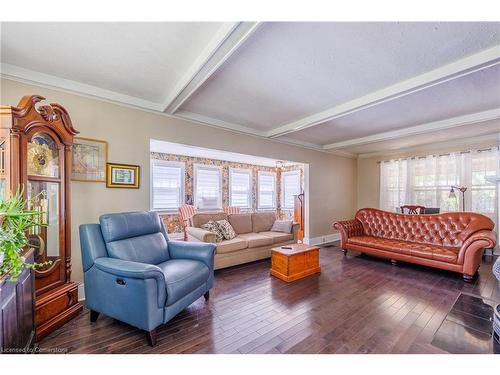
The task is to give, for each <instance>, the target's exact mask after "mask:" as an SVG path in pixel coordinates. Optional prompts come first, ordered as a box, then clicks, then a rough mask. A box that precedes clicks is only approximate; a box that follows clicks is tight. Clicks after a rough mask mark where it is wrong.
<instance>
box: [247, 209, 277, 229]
mask: <svg viewBox="0 0 500 375" xmlns="http://www.w3.org/2000/svg"><path fill="white" fill-rule="evenodd" d="M275 220H276V214H275V213H274V212H256V213H253V214H252V232H255V233H258V232H266V231H268V230H271V228H272V226H273V224H274V221H275Z"/></svg>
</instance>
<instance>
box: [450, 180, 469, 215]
mask: <svg viewBox="0 0 500 375" xmlns="http://www.w3.org/2000/svg"><path fill="white" fill-rule="evenodd" d="M454 189H457V190H458V191H460V192H461V193H462V211H465V192H466V191H467V187H466V186H452V187H451V189H450V195H449V197H450V198H455V199H456V198H457V196H456V195H455V190H454Z"/></svg>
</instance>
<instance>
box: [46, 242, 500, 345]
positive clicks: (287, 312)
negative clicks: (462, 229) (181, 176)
mask: <svg viewBox="0 0 500 375" xmlns="http://www.w3.org/2000/svg"><path fill="white" fill-rule="evenodd" d="M320 256H321V258H320V262H321V269H322V273H321V274H319V275H313V276H310V277H308V278H305V279H302V280H298V281H295V282H293V283H285V282H283V281H281V280H279V279H276V278H274V277H272V276H270V275H269V266H270V262H269V260H265V261H260V262H255V263H251V264H247V265H242V266H237V267H233V268H230V269H225V270H220V271H216V274H215V287H214V288H213V289H212V290H211V292H210V300H209V301H205V299H204V298H200V299H199V300H197V301H196V302H195V303H194V304H192V305H191V306H190V307H189V308H187V309H186V310H184V311H183V312H181V313H180V314H179V315H178V316H177V317H176V318H174V319H173V320H172V321H170V322H168V323H167V324H166V325H164V326H162V327H160V328H159V330H158V344H157V345H156V346H155V347H149V346H148V344H147V342H146V339H145V335H144V333H143V332H142V331H140V330H138V329H136V328H134V327H131V326H128V325H126V324H124V323H121V322H118V321H115V320H114V319H111V318H109V317H106V316H102V315H101V316H100V317H99V319H98V320H97V322H96V323H90V319H89V311H88V310H85V311H84V312H83V313H82V314H81V315H80V316H78V317H77V318H76V319H74V320H73V321H71V322H70V323H68V324H66V325H65V326H63V327H61V328H60V329H58V330H57V331H55V332H53V333H52V334H51V335H49V336H47V337H46V338H45V339H43V341H41V342H40V343H39V347H40V349H41V351H42V352H45V351H50V350H53V349H54V348H57V349H58V351H59V352H60V351H63V352H68V353H445V352H444V351H442V350H440V349H438V348H437V347H434V346H432V345H431V344H430V343H431V341H432V339H433V336H434V333H435V332H436V331H437V329H438V328H439V326H440V325H441V323H442V321H443V319H444V318H445V316H446V315H447V313H448V312H449V311H450V309H451V307H452V306H453V304H454V302H455V300H456V299H457V298H458V296H459V294H460V292H465V293H470V294H475V295H480V296H483V297H486V298H489V299H492V300H495V301H500V287H499V286H498V281H497V280H496V278H495V277H494V275H493V274H492V272H491V267H492V264H493V257H491V256H485V257H484V259H483V264H482V266H481V268H480V270H479V274H480V276H479V278H478V279H477V280H476V281H475V282H474V283H472V284H467V283H464V282H463V281H462V277H461V275H459V274H454V273H449V272H445V271H439V270H433V269H429V268H425V267H420V266H417V265H412V264H406V263H399V265H397V266H393V265H391V263H390V262H389V261H388V260H382V259H377V258H372V257H368V256H360V255H359V254H356V253H351V252H349V254H348V255H347V256H344V255H343V253H342V251H340V249H339V248H338V247H325V248H321V251H320Z"/></svg>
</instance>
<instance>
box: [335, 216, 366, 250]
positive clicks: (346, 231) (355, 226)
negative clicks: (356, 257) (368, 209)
mask: <svg viewBox="0 0 500 375" xmlns="http://www.w3.org/2000/svg"><path fill="white" fill-rule="evenodd" d="M333 228H334V229H337V230H338V231H339V233H340V247H341V248H343V249H346V248H345V246H346V245H347V240H348V239H349V238H350V237H354V236H362V235H364V233H365V230H364V229H363V224H361V221H359V220H357V219H353V220H343V221H337V222H335V223H333Z"/></svg>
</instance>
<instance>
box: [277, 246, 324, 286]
mask: <svg viewBox="0 0 500 375" xmlns="http://www.w3.org/2000/svg"><path fill="white" fill-rule="evenodd" d="M284 246H285V247H291V249H283V248H282V247H275V248H273V249H272V250H271V275H273V276H275V277H277V278H278V279H281V280H283V281H286V282H291V281H295V280H298V279H302V278H303V277H306V276H309V275H313V274H315V273H319V272H321V267H320V266H319V247H317V246H310V245H305V244H291V245H284Z"/></svg>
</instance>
